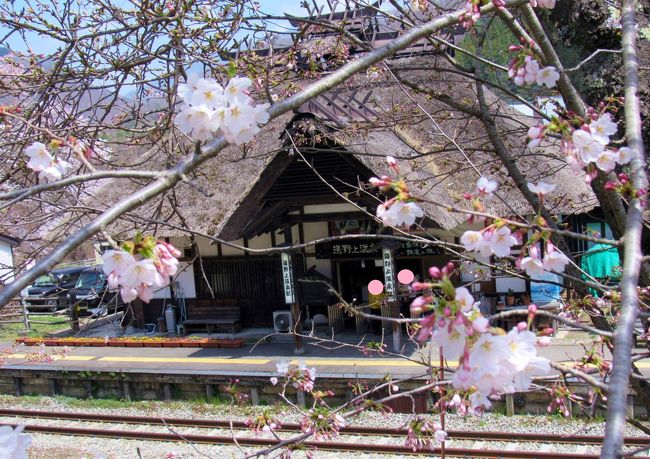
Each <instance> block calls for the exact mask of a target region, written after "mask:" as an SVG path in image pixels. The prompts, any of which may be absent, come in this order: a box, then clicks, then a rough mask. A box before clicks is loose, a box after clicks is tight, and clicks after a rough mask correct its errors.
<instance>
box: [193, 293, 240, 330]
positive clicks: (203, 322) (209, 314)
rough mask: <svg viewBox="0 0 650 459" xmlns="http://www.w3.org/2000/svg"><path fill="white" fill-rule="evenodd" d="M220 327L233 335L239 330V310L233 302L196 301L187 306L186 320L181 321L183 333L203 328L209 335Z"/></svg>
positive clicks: (221, 300)
mask: <svg viewBox="0 0 650 459" xmlns="http://www.w3.org/2000/svg"><path fill="white" fill-rule="evenodd" d="M220 326H224V327H225V328H227V329H229V330H230V332H231V333H232V334H233V335H234V334H235V333H236V332H238V331H240V330H241V310H240V307H239V306H238V305H237V304H236V302H235V301H234V300H224V299H217V300H197V302H196V304H193V305H188V306H187V320H185V321H183V333H184V334H188V333H189V331H190V329H196V328H204V329H206V330H207V331H208V332H209V333H210V332H212V331H214V330H216V329H217V328H219V327H220Z"/></svg>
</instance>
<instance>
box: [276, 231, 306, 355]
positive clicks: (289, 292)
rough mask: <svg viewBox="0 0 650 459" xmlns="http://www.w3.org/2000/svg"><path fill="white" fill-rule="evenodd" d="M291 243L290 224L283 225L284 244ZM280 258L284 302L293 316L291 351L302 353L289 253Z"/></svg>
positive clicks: (298, 315)
mask: <svg viewBox="0 0 650 459" xmlns="http://www.w3.org/2000/svg"><path fill="white" fill-rule="evenodd" d="M292 243H293V242H292V236H291V225H287V226H285V227H284V244H285V245H287V246H290V245H291V244H292ZM280 260H281V262H282V282H283V285H284V302H285V304H288V305H289V308H290V309H291V317H292V318H293V330H292V332H293V337H294V340H295V345H296V347H295V348H294V350H293V353H294V354H296V355H302V354H304V353H305V349H304V348H303V346H302V336H300V333H302V317H301V314H300V305H299V304H298V302H297V301H296V289H295V283H294V279H293V265H292V260H291V255H290V254H288V253H282V254H280Z"/></svg>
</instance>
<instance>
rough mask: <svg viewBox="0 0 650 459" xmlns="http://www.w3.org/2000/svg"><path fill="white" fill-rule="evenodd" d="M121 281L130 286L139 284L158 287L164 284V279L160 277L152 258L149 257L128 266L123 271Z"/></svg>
mask: <svg viewBox="0 0 650 459" xmlns="http://www.w3.org/2000/svg"><path fill="white" fill-rule="evenodd" d="M122 282H123V283H124V285H129V286H132V287H137V286H140V284H144V285H147V286H154V287H160V286H162V285H164V284H165V280H164V279H163V278H162V276H161V275H160V273H159V272H158V270H157V269H156V266H155V265H154V262H153V260H151V259H150V258H145V259H144V260H140V261H137V262H135V263H134V264H132V265H131V266H129V267H128V269H127V270H126V271H125V272H124V276H123V278H122Z"/></svg>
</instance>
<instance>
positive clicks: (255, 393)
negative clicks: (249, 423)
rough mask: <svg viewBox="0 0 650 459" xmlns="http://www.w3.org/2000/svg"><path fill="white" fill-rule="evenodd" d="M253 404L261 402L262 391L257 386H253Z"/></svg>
mask: <svg viewBox="0 0 650 459" xmlns="http://www.w3.org/2000/svg"><path fill="white" fill-rule="evenodd" d="M251 404H252V405H259V404H260V391H259V390H258V389H257V387H255V386H253V387H251Z"/></svg>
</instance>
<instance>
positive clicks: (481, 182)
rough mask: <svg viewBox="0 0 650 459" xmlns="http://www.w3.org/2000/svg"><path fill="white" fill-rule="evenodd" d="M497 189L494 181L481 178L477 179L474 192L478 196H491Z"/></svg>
mask: <svg viewBox="0 0 650 459" xmlns="http://www.w3.org/2000/svg"><path fill="white" fill-rule="evenodd" d="M496 189H497V182H495V181H494V180H490V179H489V178H487V177H481V178H480V179H478V181H477V182H476V192H477V193H478V194H479V195H480V196H486V197H489V196H492V194H493V193H494V192H495V191H496Z"/></svg>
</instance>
